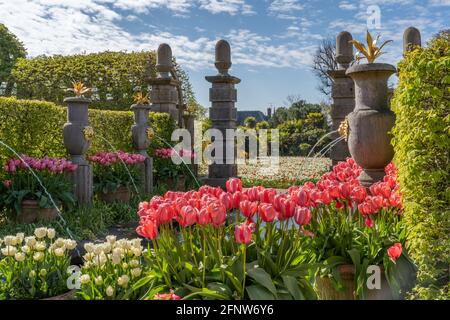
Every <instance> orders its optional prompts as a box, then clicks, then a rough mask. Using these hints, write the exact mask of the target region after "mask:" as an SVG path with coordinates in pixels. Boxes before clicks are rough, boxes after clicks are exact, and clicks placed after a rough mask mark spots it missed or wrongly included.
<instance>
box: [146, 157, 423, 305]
mask: <svg viewBox="0 0 450 320" xmlns="http://www.w3.org/2000/svg"><path fill="white" fill-rule="evenodd" d="M360 172H361V168H359V167H358V166H357V165H356V164H355V162H354V161H353V160H352V159H348V160H347V161H346V162H341V163H339V164H338V165H337V166H335V167H334V168H333V171H332V172H329V173H326V174H324V175H323V177H322V178H321V179H320V180H319V181H318V182H317V183H316V184H314V183H311V182H307V183H305V184H304V185H303V186H293V187H291V188H289V190H288V193H285V194H283V193H278V192H277V191H276V190H275V189H271V188H264V187H261V186H258V187H252V188H249V189H246V190H245V191H244V190H243V188H242V182H241V181H240V180H239V179H231V180H229V181H228V182H227V191H224V190H222V189H220V188H213V187H209V186H203V187H201V188H200V189H199V190H198V191H189V192H185V193H183V192H167V193H166V194H165V195H164V196H163V197H160V196H157V197H154V198H152V199H151V200H150V201H149V202H142V203H141V204H140V205H139V211H138V214H139V216H140V225H139V227H138V228H137V232H138V234H140V235H141V236H143V237H145V238H147V239H149V240H151V241H152V243H153V246H152V249H151V250H148V251H147V252H146V254H145V256H146V259H147V263H148V264H149V266H150V270H151V271H150V273H149V274H148V275H147V276H146V277H145V278H144V280H142V281H141V283H140V284H139V285H138V287H139V286H140V285H150V287H151V288H159V289H160V290H165V291H168V290H174V292H175V293H176V294H177V295H179V296H182V297H184V298H186V299H190V298H201V297H207V298H216V299H315V298H316V297H317V296H316V292H315V290H314V281H315V276H316V275H317V276H319V277H331V278H333V280H334V281H335V282H336V287H338V288H339V286H340V283H339V276H338V275H337V274H336V271H337V270H338V267H339V266H340V265H345V264H352V265H354V266H355V267H356V276H355V277H356V281H355V292H356V296H357V297H358V298H365V297H366V294H367V292H366V286H365V283H366V282H365V281H366V278H367V275H366V269H367V267H368V266H369V265H377V266H382V267H384V270H385V273H386V277H387V279H388V281H389V284H390V287H391V289H392V291H393V296H394V297H400V296H401V295H403V294H404V293H405V291H406V290H407V289H408V288H409V287H410V286H411V284H412V282H413V280H411V279H410V278H408V276H410V275H413V274H414V272H415V266H414V264H413V263H412V261H411V260H410V259H409V257H408V255H407V252H406V250H405V249H404V244H405V239H406V230H405V228H404V226H403V224H402V222H401V212H402V205H401V197H400V194H399V191H398V186H397V183H396V180H395V168H394V167H393V165H389V166H388V167H387V168H386V172H387V175H386V177H385V179H384V181H383V182H379V183H376V184H374V185H373V186H372V187H371V188H370V191H369V192H367V191H366V189H365V188H364V187H362V186H361V185H360V183H359V181H358V180H357V177H358V176H359V174H360ZM180 239H181V241H180ZM404 272H406V276H405V275H404V274H403V273H404ZM154 293H155V292H153V291H152V294H154ZM148 298H151V297H150V296H149V297H148Z"/></svg>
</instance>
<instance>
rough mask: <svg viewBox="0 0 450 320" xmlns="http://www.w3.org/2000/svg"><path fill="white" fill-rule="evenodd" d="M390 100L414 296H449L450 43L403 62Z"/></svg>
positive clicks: (437, 44)
mask: <svg viewBox="0 0 450 320" xmlns="http://www.w3.org/2000/svg"><path fill="white" fill-rule="evenodd" d="M399 77H400V81H399V84H398V88H397V89H396V90H395V94H394V98H393V100H392V108H393V111H394V112H395V113H396V116H397V119H396V124H395V128H394V129H393V134H394V139H393V145H394V148H395V159H394V160H395V164H396V166H397V167H398V179H399V181H400V186H401V192H402V193H403V199H404V207H405V221H406V223H407V225H408V229H409V250H410V252H411V253H412V256H413V258H414V259H415V261H416V262H417V263H418V265H419V274H418V284H417V287H416V288H415V290H414V292H413V295H412V297H414V298H420V299H439V298H442V299H448V298H450V295H449V281H450V279H449V273H450V267H449V264H450V263H449V262H450V204H449V200H450V184H449V182H450V157H449V155H450V138H449V134H450V42H449V41H448V40H445V39H443V38H441V39H436V40H433V41H432V42H431V43H430V45H429V47H428V48H416V49H415V50H413V51H412V52H410V53H408V54H407V55H406V56H405V59H404V60H403V61H402V62H401V63H400V64H399Z"/></svg>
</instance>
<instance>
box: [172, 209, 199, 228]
mask: <svg viewBox="0 0 450 320" xmlns="http://www.w3.org/2000/svg"><path fill="white" fill-rule="evenodd" d="M197 215H198V210H197V209H196V208H193V207H191V206H184V207H183V208H181V210H180V212H179V214H178V216H177V221H178V223H179V224H180V225H181V226H182V227H189V226H192V225H193V224H195V223H196V222H197Z"/></svg>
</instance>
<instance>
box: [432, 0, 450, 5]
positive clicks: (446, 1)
mask: <svg viewBox="0 0 450 320" xmlns="http://www.w3.org/2000/svg"><path fill="white" fill-rule="evenodd" d="M430 4H431V5H432V6H450V0H430Z"/></svg>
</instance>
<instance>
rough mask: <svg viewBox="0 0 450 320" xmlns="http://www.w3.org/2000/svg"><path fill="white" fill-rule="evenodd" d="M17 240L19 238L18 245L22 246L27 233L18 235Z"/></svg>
mask: <svg viewBox="0 0 450 320" xmlns="http://www.w3.org/2000/svg"><path fill="white" fill-rule="evenodd" d="M16 238H17V243H18V244H22V242H23V239H24V238H25V233H23V232H19V233H18V234H16Z"/></svg>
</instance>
